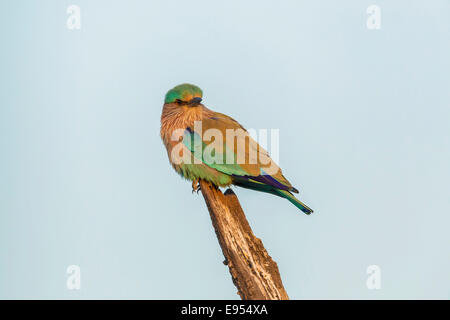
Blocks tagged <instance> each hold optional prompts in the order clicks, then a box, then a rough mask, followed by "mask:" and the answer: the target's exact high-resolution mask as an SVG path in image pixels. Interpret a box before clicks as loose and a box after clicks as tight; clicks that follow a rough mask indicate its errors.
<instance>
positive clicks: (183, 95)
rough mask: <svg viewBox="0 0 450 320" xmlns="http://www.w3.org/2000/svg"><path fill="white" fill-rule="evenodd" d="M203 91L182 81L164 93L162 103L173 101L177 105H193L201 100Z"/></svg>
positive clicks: (196, 104)
mask: <svg viewBox="0 0 450 320" xmlns="http://www.w3.org/2000/svg"><path fill="white" fill-rule="evenodd" d="M202 96H203V92H202V89H200V88H199V87H197V86H194V85H193V84H189V83H183V84H180V85H178V86H176V87H175V88H173V89H170V90H169V91H168V92H167V93H166V98H165V100H164V103H166V104H167V103H175V104H177V105H179V106H188V107H195V106H198V105H199V104H200V102H202Z"/></svg>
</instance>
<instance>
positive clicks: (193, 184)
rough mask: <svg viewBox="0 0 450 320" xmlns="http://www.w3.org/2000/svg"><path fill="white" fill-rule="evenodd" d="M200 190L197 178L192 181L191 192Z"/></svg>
mask: <svg viewBox="0 0 450 320" xmlns="http://www.w3.org/2000/svg"><path fill="white" fill-rule="evenodd" d="M200 190H201V188H200V182H199V181H198V180H197V179H196V180H194V181H192V193H194V192H197V194H198V192H199V191H200Z"/></svg>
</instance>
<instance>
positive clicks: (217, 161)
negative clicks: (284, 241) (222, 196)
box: [183, 113, 298, 192]
mask: <svg viewBox="0 0 450 320" xmlns="http://www.w3.org/2000/svg"><path fill="white" fill-rule="evenodd" d="M183 143H184V144H185V145H186V146H187V147H188V149H189V150H191V152H192V153H193V154H194V157H195V158H196V159H197V160H201V161H202V162H203V163H204V164H206V165H208V166H209V167H211V168H214V169H216V170H218V171H220V172H222V173H225V174H228V175H230V176H233V177H234V178H235V179H237V180H239V181H240V182H241V183H244V184H256V185H261V187H263V186H264V185H265V186H267V187H273V188H276V189H281V190H288V191H292V192H298V191H297V190H296V189H295V188H294V187H292V185H291V184H290V183H289V181H288V180H287V179H286V178H285V177H284V176H283V174H282V172H281V169H280V168H279V167H278V165H277V164H276V163H275V162H274V161H273V160H272V159H271V158H270V156H269V154H268V152H267V151H266V150H264V149H263V148H262V147H261V146H260V145H259V144H258V143H257V142H256V141H255V140H254V139H253V138H252V137H250V135H249V133H248V132H247V130H245V128H244V127H242V126H241V125H240V124H239V123H238V122H237V121H236V120H234V119H233V118H231V117H228V116H227V115H224V114H221V113H214V114H213V115H212V116H209V117H207V118H204V119H203V120H202V121H201V129H200V128H199V124H197V126H195V125H194V127H188V128H186V130H185V134H184V137H183Z"/></svg>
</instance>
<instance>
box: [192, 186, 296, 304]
mask: <svg viewBox="0 0 450 320" xmlns="http://www.w3.org/2000/svg"><path fill="white" fill-rule="evenodd" d="M200 186H201V191H202V194H203V197H204V199H205V202H206V205H207V206H208V210H209V214H210V216H211V220H212V223H213V226H214V229H215V231H216V235H217V239H218V240H219V244H220V246H221V248H222V252H223V255H224V256H225V261H224V264H226V265H228V268H229V270H230V274H231V277H232V279H233V283H234V284H235V286H236V287H237V289H238V294H239V295H240V296H241V298H242V299H244V300H288V299H289V297H288V295H287V293H286V290H285V289H284V287H283V283H282V281H281V277H280V272H279V271H278V266H277V264H276V262H275V261H273V260H272V258H271V257H270V256H269V254H268V253H267V251H266V249H265V248H264V246H263V244H262V242H261V240H260V239H258V238H257V237H255V235H254V234H253V231H252V229H251V228H250V225H249V224H248V221H247V219H246V217H245V214H244V211H243V210H242V208H241V205H240V203H239V200H238V198H237V197H236V194H235V193H234V192H233V191H232V190H231V189H228V190H226V191H225V193H224V194H223V193H222V192H221V191H220V190H218V189H216V188H215V187H214V186H213V185H211V184H210V183H208V182H206V181H200Z"/></svg>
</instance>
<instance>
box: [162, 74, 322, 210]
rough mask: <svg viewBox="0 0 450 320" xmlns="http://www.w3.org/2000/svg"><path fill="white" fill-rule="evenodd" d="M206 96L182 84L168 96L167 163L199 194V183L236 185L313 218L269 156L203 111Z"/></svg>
mask: <svg viewBox="0 0 450 320" xmlns="http://www.w3.org/2000/svg"><path fill="white" fill-rule="evenodd" d="M202 96H203V92H202V90H201V89H200V88H199V87H197V86H195V85H192V84H187V83H186V84H181V85H178V86H176V87H174V88H173V89H171V90H169V91H168V92H167V94H166V96H165V100H164V106H163V110H162V115H161V138H162V140H163V143H164V145H165V146H166V149H167V153H168V155H169V161H170V163H171V164H172V166H173V168H174V169H175V170H176V171H177V172H178V173H179V174H180V175H181V176H182V177H184V178H186V179H188V180H192V190H193V191H197V192H198V190H199V185H198V183H199V180H200V179H202V180H206V181H209V182H211V183H212V184H213V185H215V186H216V187H226V186H229V185H236V186H240V187H244V188H248V189H252V190H257V191H263V192H267V193H271V194H274V195H277V196H280V197H283V198H286V199H287V200H289V201H290V202H291V203H293V204H294V205H295V206H296V207H297V208H299V209H300V210H302V211H303V212H304V213H306V214H310V213H312V212H313V210H312V209H310V208H309V207H308V206H307V205H305V204H304V203H303V202H301V201H300V200H298V199H297V198H296V197H295V196H294V195H293V194H292V193H298V190H297V189H296V188H294V187H293V186H292V185H291V184H290V182H289V181H288V180H287V179H286V178H285V177H284V176H283V173H282V172H281V169H280V168H279V167H278V166H277V165H276V164H275V162H274V161H273V160H272V159H271V158H270V156H269V154H268V153H267V151H266V150H264V149H263V148H262V147H261V146H259V144H258V143H257V142H256V141H254V140H253V139H252V138H251V137H250V135H249V134H248V132H247V130H245V129H244V128H243V127H242V126H241V125H240V124H239V123H238V122H237V121H236V120H234V119H232V118H231V117H229V116H227V115H224V114H222V113H218V112H214V111H212V110H210V109H208V108H207V107H205V106H204V105H203V104H202V103H201V102H202ZM230 132H231V134H230ZM227 134H229V135H228V136H227ZM232 134H234V135H232ZM213 136H214V139H213ZM220 136H222V139H223V138H224V137H225V138H227V137H230V136H231V137H232V138H231V139H223V140H221V137H220ZM208 141H211V142H210V143H208ZM235 141H237V143H235ZM242 142H245V143H242ZM243 145H244V146H243Z"/></svg>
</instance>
